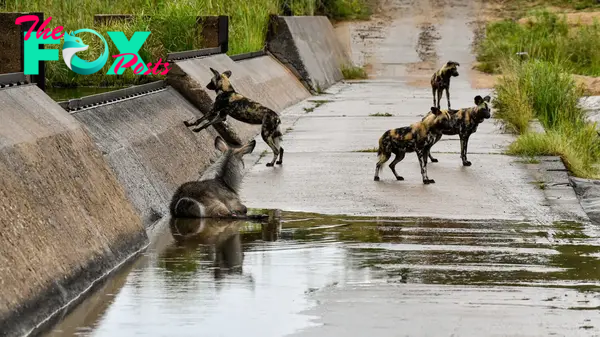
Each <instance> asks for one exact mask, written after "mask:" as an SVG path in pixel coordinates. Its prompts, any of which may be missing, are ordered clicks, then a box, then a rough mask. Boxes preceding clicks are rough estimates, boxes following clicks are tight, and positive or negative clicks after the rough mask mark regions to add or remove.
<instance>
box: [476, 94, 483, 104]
mask: <svg viewBox="0 0 600 337" xmlns="http://www.w3.org/2000/svg"><path fill="white" fill-rule="evenodd" d="M481 102H483V98H481V96H479V95H477V96H475V105H479V104H481Z"/></svg>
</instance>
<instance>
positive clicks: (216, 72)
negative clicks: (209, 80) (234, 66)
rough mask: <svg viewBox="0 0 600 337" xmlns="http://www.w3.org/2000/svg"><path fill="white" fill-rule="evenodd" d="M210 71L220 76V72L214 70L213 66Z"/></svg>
mask: <svg viewBox="0 0 600 337" xmlns="http://www.w3.org/2000/svg"><path fill="white" fill-rule="evenodd" d="M210 71H212V73H213V74H214V75H215V76H217V77H218V76H219V72H218V71H216V70H214V69H213V68H210Z"/></svg>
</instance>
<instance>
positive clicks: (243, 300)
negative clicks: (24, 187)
mask: <svg viewBox="0 0 600 337" xmlns="http://www.w3.org/2000/svg"><path fill="white" fill-rule="evenodd" d="M388 3H391V4H392V5H395V6H396V7H397V8H396V9H395V10H394V11H389V17H388V19H389V18H390V17H391V21H389V22H388V21H385V20H383V21H382V23H381V24H380V25H379V26H378V25H375V26H370V28H369V27H367V28H364V27H365V26H364V24H357V25H356V26H354V27H353V28H352V29H351V32H352V34H353V35H356V34H357V33H360V34H365V38H362V39H359V40H358V42H357V40H356V39H354V37H353V39H352V41H351V43H350V44H351V45H352V47H353V48H358V47H360V46H359V45H360V43H363V44H364V45H367V47H368V48H367V49H363V50H360V49H353V50H352V53H351V54H352V56H353V57H354V58H355V60H356V59H363V60H365V61H367V62H370V63H372V70H373V76H375V77H376V78H375V79H370V80H368V81H355V82H352V83H350V82H347V83H340V84H338V85H335V86H333V87H331V88H329V89H327V92H326V93H325V94H323V95H319V96H317V97H311V98H309V99H307V100H305V101H303V102H301V103H299V104H298V105H296V106H294V107H291V108H288V109H286V110H284V111H283V113H282V120H283V128H282V129H283V130H285V136H284V142H283V147H284V148H285V155H284V159H283V160H284V163H283V165H282V166H277V167H275V168H272V167H271V168H268V167H266V166H265V163H266V162H267V161H269V160H270V156H271V154H270V151H269V150H268V148H267V146H266V145H265V144H264V142H263V141H262V140H260V139H258V140H257V146H256V148H255V150H254V152H253V153H252V154H251V155H248V156H247V157H246V158H247V159H246V164H247V170H248V173H247V175H246V177H245V180H244V184H243V191H242V199H243V201H244V203H245V204H246V205H247V206H248V207H253V208H277V209H283V210H284V211H283V212H282V214H281V218H271V219H270V221H268V222H266V223H263V224H257V223H246V222H244V221H238V222H226V221H221V222H214V220H205V223H204V224H203V225H200V224H199V223H193V222H191V223H190V222H188V223H180V224H179V225H178V226H169V224H165V223H163V224H162V226H158V227H157V229H156V230H155V232H154V233H153V234H152V235H151V236H152V246H151V247H150V248H149V250H148V251H147V253H146V254H145V255H144V256H143V257H142V258H140V259H139V260H137V261H136V262H135V263H134V264H133V265H131V266H130V267H129V268H128V269H125V270H123V271H121V272H120V274H118V275H116V276H115V277H113V278H111V279H110V280H109V281H108V282H107V284H106V285H105V287H104V289H103V290H102V291H99V292H97V293H95V294H94V295H93V296H92V297H90V298H89V299H88V300H87V301H86V302H85V303H83V304H82V305H81V306H80V307H79V308H78V309H76V310H75V311H74V312H73V313H71V314H70V315H67V316H66V317H65V320H64V321H63V322H62V323H61V324H59V325H58V326H56V327H55V328H54V330H53V331H52V332H51V333H49V334H48V335H47V336H73V335H78V336H98V337H99V336H107V337H112V336H261V337H270V336H340V335H344V336H367V335H368V336H473V337H480V336H527V337H530V336H531V337H533V336H536V337H538V336H539V337H547V336H600V315H599V314H598V310H600V295H598V294H599V292H598V290H600V263H599V259H600V242H599V240H598V239H597V238H598V234H599V233H598V229H597V227H594V226H593V225H591V224H590V223H589V221H588V220H587V217H586V215H585V213H584V212H583V210H582V209H581V207H580V205H579V203H578V201H577V198H576V197H575V195H574V192H573V190H572V188H570V186H568V185H567V184H568V177H567V176H566V173H565V172H564V171H562V169H564V167H563V166H562V164H561V163H560V162H559V161H556V160H555V159H552V158H546V159H541V160H540V162H527V161H523V160H522V159H519V158H515V157H510V156H505V155H503V154H502V151H503V150H504V148H505V146H506V145H507V144H508V143H509V142H510V141H511V140H512V139H513V138H512V136H511V135H508V134H504V133H503V132H502V131H501V129H500V128H499V127H498V126H497V125H496V124H495V123H494V121H493V120H487V121H485V122H484V123H483V124H482V125H481V126H480V128H479V130H478V132H477V133H476V134H474V135H473V136H472V138H471V140H470V142H469V149H470V150H469V159H470V160H471V161H472V162H473V165H472V166H471V167H463V166H462V165H461V162H460V156H459V153H460V146H459V143H458V140H457V138H456V137H444V138H443V140H442V141H441V142H440V143H438V144H437V145H436V146H435V147H434V149H433V155H434V157H436V158H438V159H439V160H440V162H439V163H434V164H429V165H428V167H429V176H430V178H433V179H435V180H436V183H435V184H432V185H423V183H422V181H421V177H420V172H419V165H418V162H417V160H416V156H415V155H414V154H408V155H407V157H406V159H405V160H404V161H403V162H401V163H400V164H398V166H397V169H398V171H399V173H400V174H401V175H403V176H404V177H405V181H396V180H394V179H393V176H392V174H391V172H390V171H389V168H388V167H387V165H386V166H384V169H383V171H382V174H381V178H382V180H381V181H380V182H374V181H373V173H374V169H375V162H376V154H375V153H373V152H357V151H360V150H369V149H371V148H373V147H375V146H377V139H378V137H379V136H380V135H381V134H382V133H383V132H384V131H385V130H387V129H389V128H393V127H399V126H404V125H408V124H410V123H412V122H414V121H418V120H420V118H421V117H422V115H423V114H425V113H426V112H427V111H428V110H429V108H430V106H431V104H432V98H431V93H430V88H428V87H427V82H428V81H429V77H430V76H431V72H432V71H433V70H434V69H435V68H436V67H439V66H441V65H442V63H443V62H445V61H446V59H448V58H450V59H453V60H454V61H458V62H460V63H461V68H460V69H461V76H460V77H458V78H455V79H453V81H452V89H451V94H452V96H451V99H452V106H453V108H460V107H468V106H471V105H472V102H473V98H474V96H475V95H482V96H485V95H488V94H490V93H491V90H475V89H473V88H472V82H471V80H472V78H471V77H470V76H471V72H470V71H469V68H470V63H471V62H473V60H474V57H473V56H472V54H471V52H470V50H469V47H470V43H471V42H472V32H471V28H470V26H469V22H471V21H472V20H473V19H474V17H476V15H475V14H476V13H475V11H476V6H475V5H474V4H473V3H471V2H469V1H466V0H455V1H452V0H450V1H437V0H431V1H427V0H422V1H408V0H406V1H404V0H395V1H388ZM367 26H368V24H367ZM357 27H358V28H357ZM360 27H362V28H360ZM377 27H379V28H377ZM432 27H433V28H432ZM360 29H364V30H363V31H361V30H360ZM432 29H433V30H435V31H432ZM367 31H368V32H371V33H368V32H367ZM423 31H425V32H427V34H429V35H430V36H434V37H436V36H437V37H439V39H437V38H435V39H433V40H430V41H429V42H427V41H425V42H424V40H427V39H424V38H423V37H422V36H423V35H422V32H423ZM369 34H374V35H376V37H374V38H373V39H370V38H369V36H371V37H373V35H369ZM427 34H425V35H427ZM419 41H420V42H419ZM419 43H421V44H424V46H419V45H418V44H419ZM361 48H362V47H361ZM423 83H425V84H423ZM442 107H443V108H445V107H446V103H445V98H444V99H443V100H442ZM376 113H390V114H392V115H393V116H392V117H374V116H369V115H371V114H376ZM291 211H300V212H312V213H300V212H291ZM339 214H347V215H339ZM352 215H361V216H352ZM400 217H402V218H400ZM174 232H175V233H179V234H175V235H173V233H174ZM186 233H187V234H186ZM182 234H183V236H186V237H185V238H183V237H181V235H182Z"/></svg>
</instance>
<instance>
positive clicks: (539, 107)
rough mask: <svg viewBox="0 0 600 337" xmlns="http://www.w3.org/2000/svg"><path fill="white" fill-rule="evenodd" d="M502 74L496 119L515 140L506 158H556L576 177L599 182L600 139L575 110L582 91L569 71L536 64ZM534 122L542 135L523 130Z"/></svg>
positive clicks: (509, 64) (508, 67)
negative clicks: (543, 156)
mask: <svg viewBox="0 0 600 337" xmlns="http://www.w3.org/2000/svg"><path fill="white" fill-rule="evenodd" d="M501 69H502V73H503V74H504V76H503V77H502V78H501V79H500V80H499V82H498V84H497V85H496V95H497V96H496V99H495V100H494V108H495V117H497V118H499V119H501V120H502V121H503V123H504V124H505V126H506V127H507V128H508V129H509V130H511V131H513V132H515V133H517V134H519V137H518V138H517V140H516V141H515V142H514V143H513V144H511V145H510V146H509V148H508V151H507V152H508V154H512V155H520V156H525V157H532V156H537V155H556V156H560V157H561V159H562V160H563V162H564V163H565V165H566V166H567V168H568V169H569V170H570V171H571V172H572V174H574V175H575V176H578V177H585V178H594V177H598V176H599V170H598V167H597V165H598V164H599V163H600V138H599V137H598V133H597V131H596V125H595V123H594V124H592V123H589V122H587V121H586V119H585V113H584V111H583V110H582V109H581V108H580V107H579V106H578V102H579V98H580V97H581V96H582V93H583V89H582V88H581V87H578V86H577V85H576V83H575V81H574V79H573V78H572V76H571V75H570V72H571V71H570V69H569V68H568V67H565V66H564V65H562V64H560V63H557V62H547V61H540V60H530V61H528V62H524V63H519V62H517V61H514V60H508V61H505V62H504V63H503V65H502V68H501ZM533 118H537V119H538V120H539V121H540V123H541V124H542V125H543V126H544V128H545V130H546V132H545V133H536V132H533V131H530V130H529V129H528V125H529V122H530V121H531V120H532V119H533Z"/></svg>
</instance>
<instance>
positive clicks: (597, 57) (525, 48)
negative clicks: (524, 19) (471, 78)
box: [477, 11, 600, 76]
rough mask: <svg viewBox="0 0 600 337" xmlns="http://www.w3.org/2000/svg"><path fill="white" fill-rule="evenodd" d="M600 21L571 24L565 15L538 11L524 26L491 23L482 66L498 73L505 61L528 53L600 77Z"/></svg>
mask: <svg viewBox="0 0 600 337" xmlns="http://www.w3.org/2000/svg"><path fill="white" fill-rule="evenodd" d="M598 50H600V24H599V23H598V22H597V21H596V22H595V23H594V24H593V25H583V26H578V27H570V26H569V25H568V24H567V21H566V19H565V18H564V17H561V16H559V15H557V14H553V13H550V12H548V11H538V12H535V15H534V16H533V19H532V20H530V21H528V23H527V24H525V25H522V24H519V23H518V22H516V21H513V20H504V21H499V22H494V23H491V24H489V25H488V26H487V28H486V38H485V40H483V41H482V42H481V43H478V45H477V61H479V62H480V64H479V66H478V69H479V70H481V71H483V72H487V73H498V72H499V70H500V66H501V64H502V62H503V60H506V59H514V58H517V57H518V56H516V53H517V52H527V53H528V55H529V59H536V60H544V61H549V62H559V63H561V64H563V65H565V66H567V67H568V68H569V69H570V70H571V71H572V72H573V73H575V74H580V75H588V76H600V53H598Z"/></svg>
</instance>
